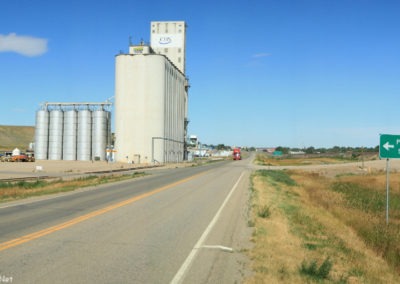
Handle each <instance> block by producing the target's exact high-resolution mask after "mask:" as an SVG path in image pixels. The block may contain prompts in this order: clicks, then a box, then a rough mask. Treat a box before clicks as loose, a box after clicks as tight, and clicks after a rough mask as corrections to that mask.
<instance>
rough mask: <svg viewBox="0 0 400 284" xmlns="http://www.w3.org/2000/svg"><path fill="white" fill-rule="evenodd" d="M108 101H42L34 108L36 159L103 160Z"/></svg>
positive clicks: (107, 138)
mask: <svg viewBox="0 0 400 284" xmlns="http://www.w3.org/2000/svg"><path fill="white" fill-rule="evenodd" d="M110 105H111V103H46V104H44V105H42V107H41V109H40V110H38V111H37V112H36V129H35V158H36V159H37V160H69V161H74V160H79V161H90V160H105V159H106V149H107V147H109V146H110V145H111V112H110V111H109V110H108V108H109V107H110Z"/></svg>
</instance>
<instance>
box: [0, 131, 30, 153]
mask: <svg viewBox="0 0 400 284" xmlns="http://www.w3.org/2000/svg"><path fill="white" fill-rule="evenodd" d="M34 138H35V127H33V126H12V125H0V151H5V150H12V149H14V148H15V147H18V148H19V149H21V150H25V149H27V148H28V147H29V143H31V142H34Z"/></svg>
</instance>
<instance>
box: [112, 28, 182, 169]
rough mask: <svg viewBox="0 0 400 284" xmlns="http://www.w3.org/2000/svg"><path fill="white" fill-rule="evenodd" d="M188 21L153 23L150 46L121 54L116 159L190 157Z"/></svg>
mask: <svg viewBox="0 0 400 284" xmlns="http://www.w3.org/2000/svg"><path fill="white" fill-rule="evenodd" d="M185 37H186V24H185V22H183V21H178V22H151V23H150V40H151V42H150V45H146V44H144V43H140V44H138V45H132V44H131V45H130V46H129V52H128V53H127V54H124V53H121V54H118V55H117V56H116V58H115V147H114V148H115V151H116V160H117V161H119V162H128V163H171V162H181V161H182V160H184V159H185V154H186V153H185V152H186V144H185V141H186V139H185V137H186V133H187V124H188V116H187V114H188V113H187V112H188V110H187V109H188V89H189V84H188V79H187V78H186V75H185V48H186V47H185V45H186V39H185Z"/></svg>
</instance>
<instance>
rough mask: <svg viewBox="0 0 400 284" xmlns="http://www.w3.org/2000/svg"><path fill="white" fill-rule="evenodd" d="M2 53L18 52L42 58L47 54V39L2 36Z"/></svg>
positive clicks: (0, 45) (0, 42) (12, 34)
mask: <svg viewBox="0 0 400 284" xmlns="http://www.w3.org/2000/svg"><path fill="white" fill-rule="evenodd" d="M0 52H16V53H19V54H21V55H24V56H29V57H33V56H40V55H42V54H44V53H46V52H47V39H44V38H37V37H31V36H19V35H16V34H15V33H10V34H8V35H2V34H0Z"/></svg>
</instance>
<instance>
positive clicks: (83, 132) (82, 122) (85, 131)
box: [77, 110, 92, 161]
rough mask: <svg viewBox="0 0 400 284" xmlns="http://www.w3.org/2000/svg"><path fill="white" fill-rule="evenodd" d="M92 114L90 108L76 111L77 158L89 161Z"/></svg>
mask: <svg viewBox="0 0 400 284" xmlns="http://www.w3.org/2000/svg"><path fill="white" fill-rule="evenodd" d="M91 130H92V114H91V112H90V110H81V111H79V112H78V132H77V160H79V161H90V159H91V158H92V155H91V153H92V151H91V146H92V145H91V144H92V143H91V142H92V139H91V138H92V133H91V132H92V131H91Z"/></svg>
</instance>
